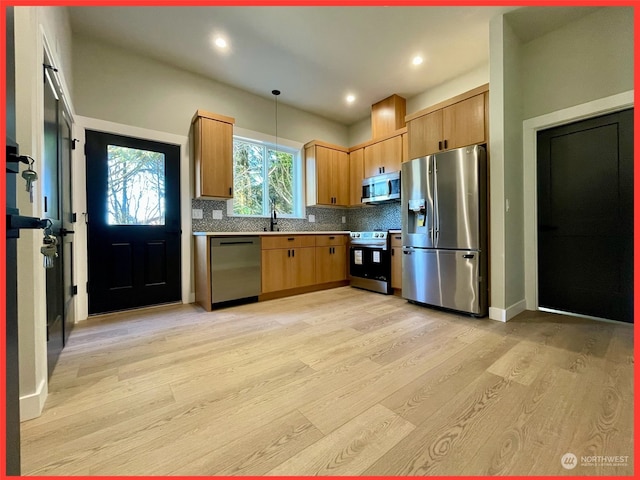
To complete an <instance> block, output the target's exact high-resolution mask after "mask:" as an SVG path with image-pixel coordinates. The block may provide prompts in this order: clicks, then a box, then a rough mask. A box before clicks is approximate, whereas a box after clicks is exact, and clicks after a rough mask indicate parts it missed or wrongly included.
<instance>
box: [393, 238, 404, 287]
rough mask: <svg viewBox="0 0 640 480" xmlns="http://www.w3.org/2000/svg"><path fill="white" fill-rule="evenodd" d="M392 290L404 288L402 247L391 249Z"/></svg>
mask: <svg viewBox="0 0 640 480" xmlns="http://www.w3.org/2000/svg"><path fill="white" fill-rule="evenodd" d="M391 288H398V289H401V288H402V247H391Z"/></svg>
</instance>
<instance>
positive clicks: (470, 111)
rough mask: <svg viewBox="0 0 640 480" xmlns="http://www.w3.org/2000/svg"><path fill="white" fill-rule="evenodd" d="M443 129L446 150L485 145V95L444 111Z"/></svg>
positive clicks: (477, 96) (456, 104)
mask: <svg viewBox="0 0 640 480" xmlns="http://www.w3.org/2000/svg"><path fill="white" fill-rule="evenodd" d="M442 128H443V131H444V141H445V142H447V143H446V145H445V149H447V148H459V147H465V146H467V145H474V144H476V143H484V141H485V138H486V137H485V125H484V94H481V95H476V96H474V97H471V98H468V99H467V100H463V101H462V102H458V103H455V104H453V105H451V106H450V107H447V108H445V109H444V110H443V111H442Z"/></svg>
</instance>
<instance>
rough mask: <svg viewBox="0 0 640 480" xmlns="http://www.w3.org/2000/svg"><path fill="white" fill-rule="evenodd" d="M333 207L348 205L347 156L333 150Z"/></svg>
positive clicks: (345, 153)
mask: <svg viewBox="0 0 640 480" xmlns="http://www.w3.org/2000/svg"><path fill="white" fill-rule="evenodd" d="M332 183H333V198H334V202H333V204H334V205H342V206H344V207H346V206H348V205H349V154H348V153H347V152H339V151H338V150H334V154H333V182H332Z"/></svg>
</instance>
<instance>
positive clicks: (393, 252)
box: [391, 248, 396, 257]
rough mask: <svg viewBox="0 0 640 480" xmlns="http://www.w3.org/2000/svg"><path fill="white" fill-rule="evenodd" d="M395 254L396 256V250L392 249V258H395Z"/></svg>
mask: <svg viewBox="0 0 640 480" xmlns="http://www.w3.org/2000/svg"><path fill="white" fill-rule="evenodd" d="M395 254H396V251H395V249H393V248H392V249H391V256H392V257H393V256H394V255H395Z"/></svg>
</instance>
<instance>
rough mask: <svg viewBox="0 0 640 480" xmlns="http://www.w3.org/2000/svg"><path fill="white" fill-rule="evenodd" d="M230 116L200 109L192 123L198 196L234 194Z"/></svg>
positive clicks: (223, 196) (230, 195) (228, 195)
mask: <svg viewBox="0 0 640 480" xmlns="http://www.w3.org/2000/svg"><path fill="white" fill-rule="evenodd" d="M234 123H235V120H234V119H233V118H231V117H225V116H222V115H217V114H215V113H210V112H205V111H204V110H198V111H197V112H196V114H195V116H194V117H193V120H192V124H191V135H192V144H193V158H194V167H195V168H194V175H195V196H196V198H200V197H206V198H232V197H233V124H234Z"/></svg>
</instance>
